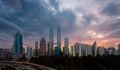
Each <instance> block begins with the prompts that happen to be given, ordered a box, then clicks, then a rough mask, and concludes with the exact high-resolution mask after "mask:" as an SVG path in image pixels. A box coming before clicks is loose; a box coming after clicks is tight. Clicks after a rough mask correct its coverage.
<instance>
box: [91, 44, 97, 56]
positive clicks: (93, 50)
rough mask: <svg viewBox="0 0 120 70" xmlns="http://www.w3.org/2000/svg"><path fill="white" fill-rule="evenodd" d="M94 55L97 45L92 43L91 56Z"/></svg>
mask: <svg viewBox="0 0 120 70" xmlns="http://www.w3.org/2000/svg"><path fill="white" fill-rule="evenodd" d="M96 55H97V43H96V42H94V43H93V46H92V56H96Z"/></svg>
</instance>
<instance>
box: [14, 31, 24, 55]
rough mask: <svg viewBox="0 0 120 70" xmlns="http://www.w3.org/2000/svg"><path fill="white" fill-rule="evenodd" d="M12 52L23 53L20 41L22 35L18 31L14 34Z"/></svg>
mask: <svg viewBox="0 0 120 70" xmlns="http://www.w3.org/2000/svg"><path fill="white" fill-rule="evenodd" d="M13 53H17V54H22V53H23V42H22V35H21V33H20V32H17V33H16V34H15V35H14V46H13Z"/></svg>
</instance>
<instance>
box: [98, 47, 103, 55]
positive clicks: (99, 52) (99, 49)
mask: <svg viewBox="0 0 120 70" xmlns="http://www.w3.org/2000/svg"><path fill="white" fill-rule="evenodd" d="M97 54H98V55H100V56H103V55H104V54H105V48H104V47H98V48H97Z"/></svg>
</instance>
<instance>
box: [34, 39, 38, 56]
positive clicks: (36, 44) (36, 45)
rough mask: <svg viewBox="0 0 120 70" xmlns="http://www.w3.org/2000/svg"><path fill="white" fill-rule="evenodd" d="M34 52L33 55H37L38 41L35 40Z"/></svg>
mask: <svg viewBox="0 0 120 70" xmlns="http://www.w3.org/2000/svg"><path fill="white" fill-rule="evenodd" d="M34 53H35V56H38V41H36V42H35V49H34Z"/></svg>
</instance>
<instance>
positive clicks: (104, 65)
mask: <svg viewBox="0 0 120 70" xmlns="http://www.w3.org/2000/svg"><path fill="white" fill-rule="evenodd" d="M29 61H30V62H32V63H37V64H41V65H45V66H49V67H53V68H55V69H57V70H120V56H115V55H110V56H102V57H101V56H99V55H98V56H96V57H92V56H83V57H68V56H50V57H49V56H40V57H31V59H30V60H29Z"/></svg>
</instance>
